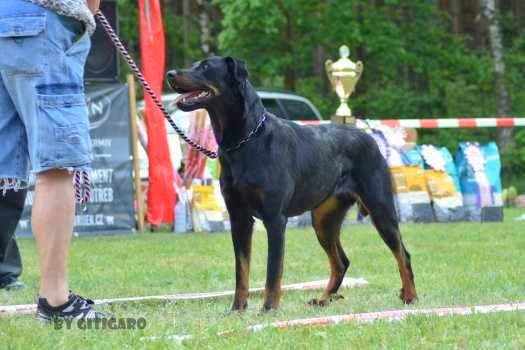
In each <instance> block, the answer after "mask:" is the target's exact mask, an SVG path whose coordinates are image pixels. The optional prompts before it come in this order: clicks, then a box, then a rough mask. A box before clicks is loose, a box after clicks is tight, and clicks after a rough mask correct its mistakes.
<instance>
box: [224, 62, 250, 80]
mask: <svg viewBox="0 0 525 350" xmlns="http://www.w3.org/2000/svg"><path fill="white" fill-rule="evenodd" d="M226 64H227V65H228V71H229V72H230V74H231V76H232V77H233V78H234V80H235V81H236V82H237V83H238V84H239V85H241V86H243V85H244V83H245V82H246V79H248V70H247V69H246V62H244V61H243V60H239V59H236V58H233V57H226Z"/></svg>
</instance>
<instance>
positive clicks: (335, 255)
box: [308, 196, 351, 306]
mask: <svg viewBox="0 0 525 350" xmlns="http://www.w3.org/2000/svg"><path fill="white" fill-rule="evenodd" d="M350 205H351V204H350V203H346V202H344V201H341V200H340V199H338V198H336V197H335V196H332V197H329V198H328V199H326V200H325V201H324V202H323V203H321V205H319V206H318V207H317V208H315V209H314V210H312V226H313V227H314V230H315V233H316V235H317V239H318V240H319V243H320V244H321V246H322V247H323V249H324V251H325V252H326V254H327V255H328V261H329V263H330V279H329V281H328V284H327V285H326V288H325V290H324V292H323V294H322V296H321V297H320V298H319V299H317V298H315V299H312V300H310V301H309V302H308V303H309V304H310V305H320V306H326V305H328V304H329V303H330V302H331V301H333V300H335V299H340V298H342V297H341V296H339V295H337V294H336V293H337V291H338V289H339V287H340V286H341V283H342V282H343V278H344V275H345V273H346V270H347V269H348V267H349V266H350V260H348V257H347V256H346V254H345V252H344V250H343V247H342V245H341V240H340V232H341V225H342V223H343V220H344V218H345V214H346V212H347V211H348V208H349V207H350Z"/></svg>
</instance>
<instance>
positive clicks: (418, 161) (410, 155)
mask: <svg viewBox="0 0 525 350" xmlns="http://www.w3.org/2000/svg"><path fill="white" fill-rule="evenodd" d="M403 155H404V156H403V158H404V159H405V161H406V164H405V165H411V166H419V167H421V168H423V167H424V161H423V157H422V156H421V153H420V150H419V148H418V147H416V148H414V149H411V150H409V151H405V152H403Z"/></svg>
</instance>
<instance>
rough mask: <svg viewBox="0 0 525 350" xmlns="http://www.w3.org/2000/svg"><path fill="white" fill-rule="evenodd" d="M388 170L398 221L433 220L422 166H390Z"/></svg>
mask: <svg viewBox="0 0 525 350" xmlns="http://www.w3.org/2000/svg"><path fill="white" fill-rule="evenodd" d="M390 172H391V174H392V184H393V189H394V196H395V201H396V207H397V212H398V216H399V219H400V221H401V222H410V221H414V222H432V221H434V215H433V213H432V206H431V204H430V196H429V194H428V190H427V183H426V178H425V171H424V170H423V168H421V167H420V166H398V167H391V168H390Z"/></svg>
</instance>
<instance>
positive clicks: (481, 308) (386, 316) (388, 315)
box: [140, 302, 525, 344]
mask: <svg viewBox="0 0 525 350" xmlns="http://www.w3.org/2000/svg"><path fill="white" fill-rule="evenodd" d="M512 311H525V302H518V303H510V304H494V305H476V306H460V307H440V308H432V309H412V310H389V311H377V312H366V313H359V314H348V315H335V316H324V317H315V318H303V319H297V320H289V321H277V322H271V323H261V324H256V325H252V326H249V327H247V328H246V330H247V331H248V332H258V331H261V330H263V329H266V328H279V329H287V328H291V327H303V326H328V325H338V324H344V323H372V322H375V321H378V320H385V321H390V322H393V321H402V320H405V319H406V318H407V317H408V316H411V315H416V316H417V315H424V316H429V315H430V316H438V317H442V316H451V315H472V314H488V313H496V312H512ZM232 334H234V331H232V330H228V331H223V332H220V333H217V335H219V336H228V335H232ZM194 338H195V337H194V336H192V335H190V334H184V335H175V334H174V335H164V336H152V337H142V338H140V340H142V341H156V340H171V341H174V342H176V343H178V344H181V343H183V342H184V341H187V340H192V339H194Z"/></svg>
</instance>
